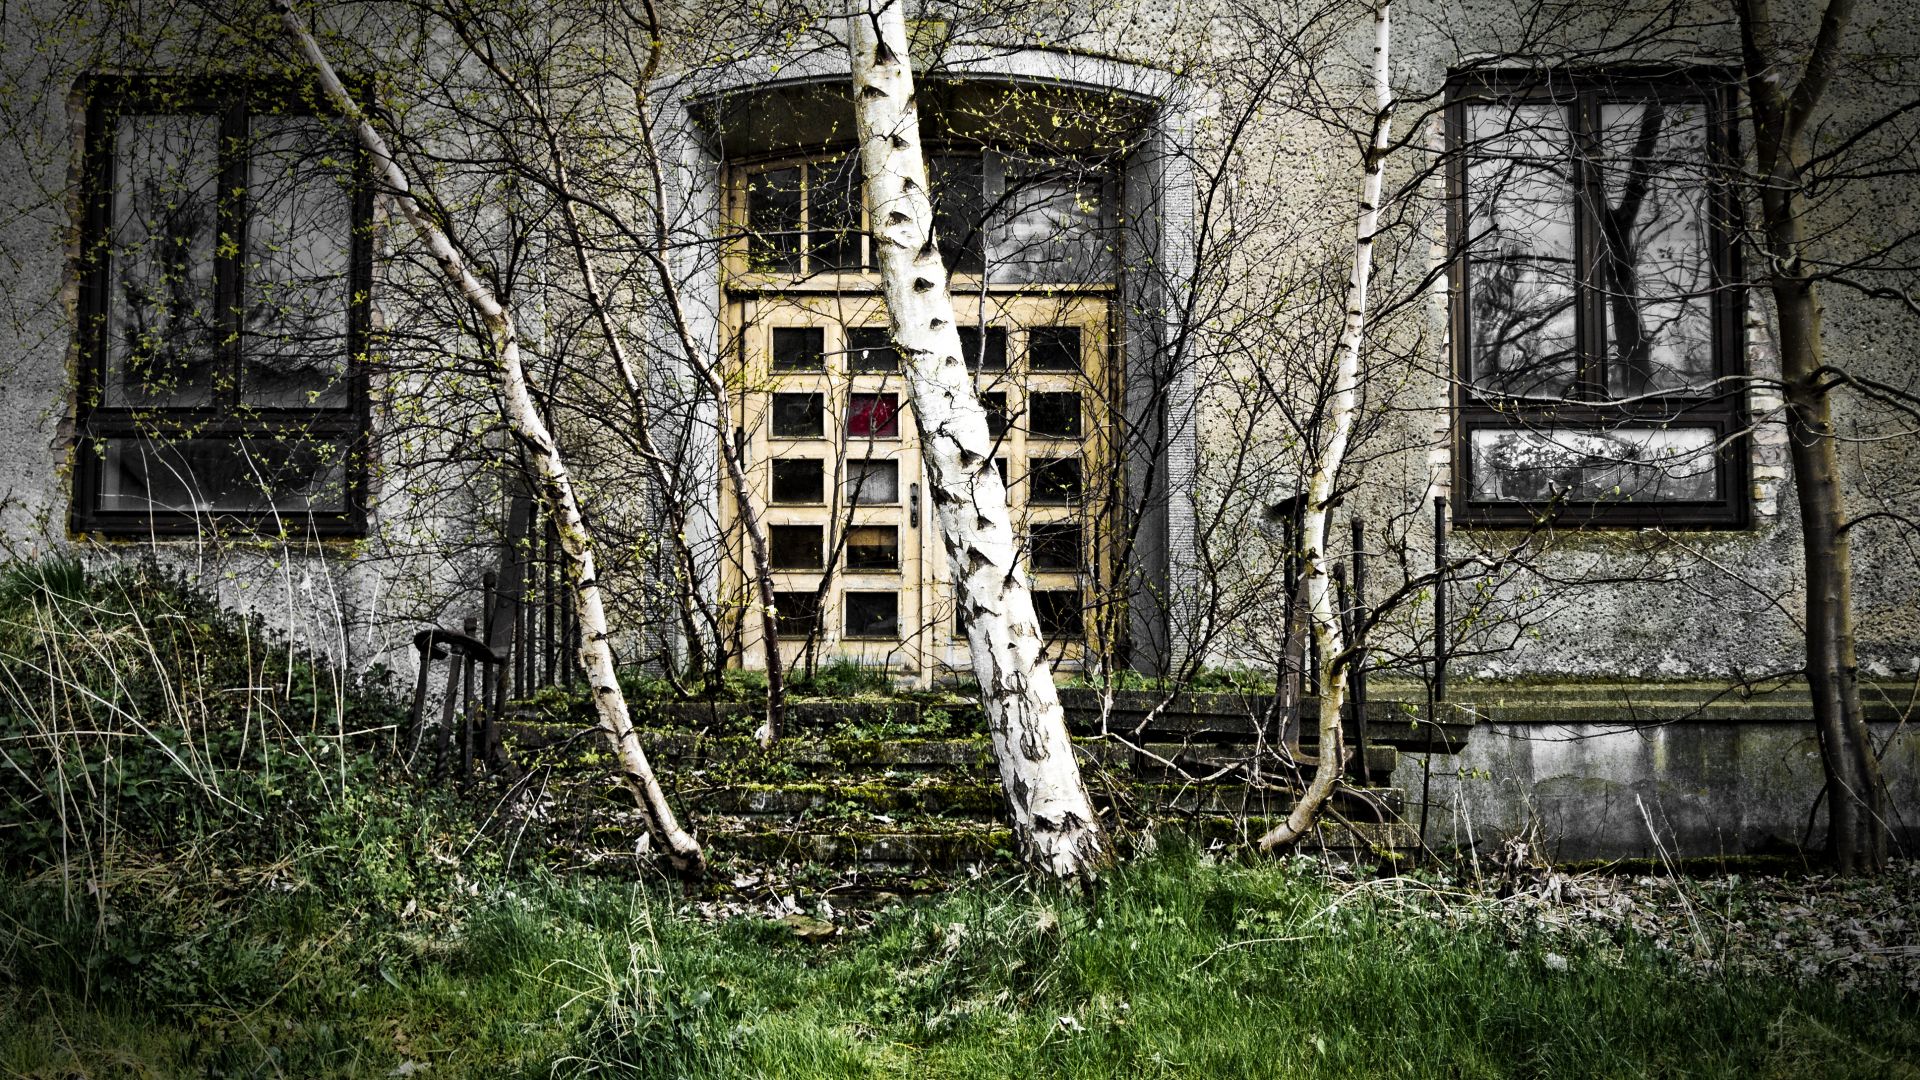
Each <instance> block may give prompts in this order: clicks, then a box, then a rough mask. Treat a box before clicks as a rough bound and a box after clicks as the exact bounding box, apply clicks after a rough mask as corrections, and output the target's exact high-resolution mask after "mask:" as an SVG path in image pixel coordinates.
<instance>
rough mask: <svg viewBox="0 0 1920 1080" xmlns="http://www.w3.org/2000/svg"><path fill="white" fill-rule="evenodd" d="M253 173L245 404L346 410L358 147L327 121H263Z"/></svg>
mask: <svg viewBox="0 0 1920 1080" xmlns="http://www.w3.org/2000/svg"><path fill="white" fill-rule="evenodd" d="M253 138H254V145H253V146H252V148H251V149H252V154H251V156H250V158H249V160H248V177H247V228H246V238H247V259H246V262H247V266H246V271H245V274H246V305H245V309H244V312H243V321H242V325H241V334H242V337H241V357H242V362H243V370H242V375H241V391H242V396H243V400H245V401H248V402H252V403H254V404H259V405H266V406H275V407H280V408H341V407H343V406H345V405H346V404H347V389H348V388H347V358H348V341H347V312H348V309H349V307H350V304H351V299H352V289H353V282H352V279H351V276H350V274H349V271H350V269H351V267H352V252H353V188H352V183H353V176H352V173H351V172H350V168H349V164H348V163H349V162H350V160H351V158H350V151H351V144H349V143H347V142H346V141H345V139H344V138H343V136H342V133H341V131H340V129H339V126H338V125H337V124H336V123H334V122H332V121H329V120H326V119H323V118H320V117H311V116H296V117H261V118H257V119H255V121H254V123H253Z"/></svg>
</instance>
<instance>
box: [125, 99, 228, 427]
mask: <svg viewBox="0 0 1920 1080" xmlns="http://www.w3.org/2000/svg"><path fill="white" fill-rule="evenodd" d="M219 140H220V118H219V117H217V116H206V115H201V116H186V115H177V114H169V115H160V116H144V115H134V116H122V117H120V118H119V119H118V120H117V122H116V123H115V126H114V133H113V167H114V181H115V182H114V187H113V194H112V199H111V207H110V214H111V218H112V226H111V227H112V235H111V239H110V243H111V251H110V252H109V254H108V260H109V262H108V272H109V280H108V283H107V297H106V310H107V326H106V333H107V376H106V385H105V387H104V389H105V401H104V404H107V405H118V406H194V405H206V404H209V403H211V402H212V400H213V393H214V390H215V384H216V382H217V381H219V379H220V373H219V370H218V363H219V353H220V343H221V341H222V339H223V338H224V336H225V335H224V334H223V332H222V331H221V328H220V313H219V311H218V304H217V301H216V299H215V296H214V263H213V259H214V247H215V243H216V239H217V234H218V231H219V228H220V224H219V174H220V159H219Z"/></svg>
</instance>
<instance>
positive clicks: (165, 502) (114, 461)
mask: <svg viewBox="0 0 1920 1080" xmlns="http://www.w3.org/2000/svg"><path fill="white" fill-rule="evenodd" d="M105 450H106V452H105V454H104V455H103V457H102V459H101V462H100V509H101V510H104V511H137V512H141V513H147V512H153V513H171V512H183V513H193V512H196V511H199V512H207V511H233V512H241V513H245V512H265V511H269V510H272V511H278V512H280V513H283V514H297V513H305V512H313V513H340V512H343V511H345V510H346V508H347V469H346V457H347V455H346V451H345V448H344V447H342V446H341V445H339V444H337V443H333V442H324V441H320V440H315V439H306V438H301V437H298V436H294V435H286V436H263V437H260V438H254V439H176V440H159V439H112V440H108V441H107V443H106V447H105Z"/></svg>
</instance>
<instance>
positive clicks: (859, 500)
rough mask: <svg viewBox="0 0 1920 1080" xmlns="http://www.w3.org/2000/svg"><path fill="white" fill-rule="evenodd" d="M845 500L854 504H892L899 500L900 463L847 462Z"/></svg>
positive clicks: (867, 460) (875, 461)
mask: <svg viewBox="0 0 1920 1080" xmlns="http://www.w3.org/2000/svg"><path fill="white" fill-rule="evenodd" d="M847 501H848V502H849V503H852V504H853V505H855V506H892V505H895V504H897V503H898V502H899V501H900V463H899V462H896V461H878V460H869V459H862V460H858V461H849V462H847Z"/></svg>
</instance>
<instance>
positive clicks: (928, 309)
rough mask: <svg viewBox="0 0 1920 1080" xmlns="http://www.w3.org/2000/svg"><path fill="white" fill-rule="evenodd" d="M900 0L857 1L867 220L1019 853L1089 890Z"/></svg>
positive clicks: (1081, 798) (1086, 860) (1092, 824)
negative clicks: (949, 261) (931, 166)
mask: <svg viewBox="0 0 1920 1080" xmlns="http://www.w3.org/2000/svg"><path fill="white" fill-rule="evenodd" d="M903 5H904V0H853V2H852V4H851V5H850V10H849V17H848V20H847V21H848V30H849V33H848V39H847V42H848V50H849V53H850V58H851V63H852V70H853V90H854V117H855V127H856V131H857V133H858V136H859V140H860V159H861V165H862V168H863V171H864V173H865V178H866V203H867V214H868V217H869V219H870V229H871V232H872V234H873V237H874V243H875V246H876V248H877V254H878V258H879V263H880V278H881V285H882V288H883V290H884V292H885V295H886V304H887V315H888V319H889V323H890V326H891V331H892V336H893V339H894V343H895V345H896V346H898V348H899V350H900V353H901V355H902V356H903V357H904V358H905V359H906V374H907V388H908V393H909V395H910V397H911V400H912V403H913V411H914V416H915V418H916V420H917V422H918V424H919V427H920V438H921V447H922V454H923V458H924V461H925V462H926V468H927V473H928V482H929V489H930V494H931V497H932V501H933V505H934V508H935V511H936V512H937V514H938V517H939V522H940V533H941V540H942V542H943V543H944V545H945V547H946V553H947V560H948V564H949V565H950V566H951V567H952V572H953V580H954V586H955V588H956V590H957V592H958V594H959V605H960V618H961V622H962V625H964V627H965V628H966V633H967V645H968V648H969V649H970V650H971V653H972V657H973V669H974V674H975V675H976V676H977V677H978V678H979V680H980V698H981V703H982V704H983V706H984V707H985V710H986V714H987V726H988V731H989V734H990V736H991V738H992V742H993V750H994V757H995V758H996V759H997V761H998V763H999V768H1000V780H1001V784H1002V786H1003V787H1004V788H1005V789H1006V794H1007V803H1008V806H1009V809H1010V810H1011V812H1012V816H1013V826H1014V834H1015V836H1016V837H1017V838H1018V840H1019V845H1020V852H1021V855H1022V857H1023V858H1024V859H1025V860H1026V862H1027V864H1028V865H1029V866H1031V867H1033V868H1034V869H1036V870H1038V871H1040V872H1042V873H1045V874H1049V875H1051V876H1053V877H1055V878H1060V879H1078V880H1080V881H1082V882H1091V881H1092V880H1093V878H1094V877H1095V876H1096V875H1097V873H1098V872H1099V870H1100V869H1101V868H1102V867H1103V866H1104V865H1105V864H1106V862H1107V860H1108V858H1109V852H1108V848H1107V843H1106V837H1105V834H1104V833H1103V831H1102V830H1101V827H1100V824H1099V822H1098V820H1097V819H1096V818H1095V817H1094V813H1093V805H1092V802H1091V800H1090V799H1089V798H1088V797H1087V789H1086V785H1085V784H1084V783H1082V781H1081V778H1080V769H1079V766H1078V765H1077V764H1076V763H1075V761H1074V757H1073V744H1072V742H1071V740H1069V738H1068V736H1067V726H1066V716H1065V713H1064V712H1063V711H1062V709H1061V707H1060V699H1059V695H1058V693H1057V692H1056V691H1055V689H1054V685H1053V673H1052V672H1051V671H1050V670H1049V668H1048V666H1047V664H1046V660H1045V657H1044V655H1043V654H1044V646H1045V639H1044V638H1042V636H1041V634H1040V626H1039V621H1038V620H1037V618H1036V617H1035V615H1034V609H1033V597H1032V595H1031V593H1030V592H1029V590H1028V588H1027V583H1026V579H1025V578H1024V577H1023V576H1022V571H1021V569H1020V566H1019V563H1018V558H1017V552H1018V545H1017V544H1016V543H1015V541H1014V533H1013V523H1012V519H1011V516H1010V514H1009V512H1008V509H1007V493H1006V488H1005V487H1004V486H1003V485H1002V484H1001V482H1000V476H999V473H998V471H997V470H996V469H995V468H994V466H993V450H992V447H993V440H992V438H991V437H990V436H989V435H988V434H987V417H986V411H985V409H984V408H983V407H982V406H981V404H980V399H979V396H978V394H977V393H976V392H975V390H974V386H973V379H972V376H971V375H969V374H968V372H967V367H966V364H965V363H963V362H962V359H961V350H960V333H959V328H958V325H957V323H956V321H955V316H954V310H953V298H952V296H951V294H950V293H949V292H948V281H947V272H946V268H945V267H944V266H943V265H942V264H941V262H940V252H939V248H938V246H937V245H936V244H935V242H934V236H933V206H932V203H931V201H930V199H929V193H928V188H927V170H926V160H925V158H924V156H923V155H922V153H921V147H920V123H919V114H918V110H917V109H916V107H915V104H914V88H913V73H912V71H911V68H910V65H909V63H908V58H907V30H906V19H905V14H904V10H903Z"/></svg>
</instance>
